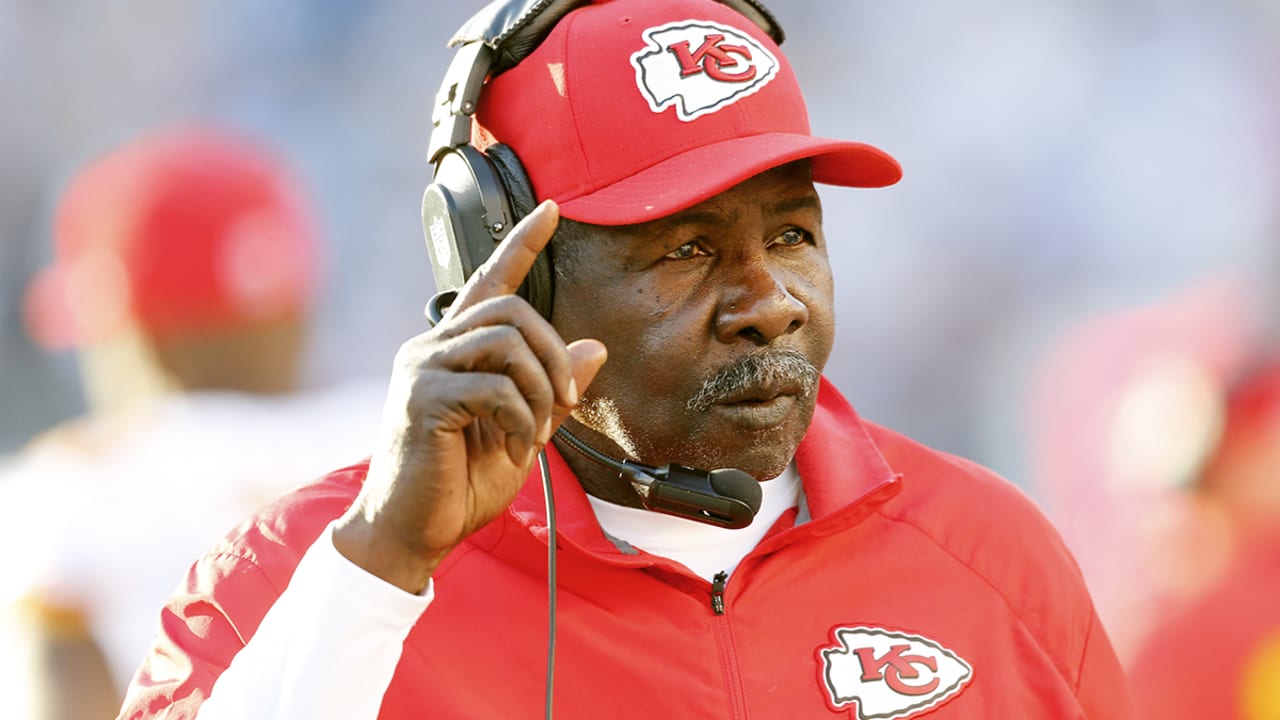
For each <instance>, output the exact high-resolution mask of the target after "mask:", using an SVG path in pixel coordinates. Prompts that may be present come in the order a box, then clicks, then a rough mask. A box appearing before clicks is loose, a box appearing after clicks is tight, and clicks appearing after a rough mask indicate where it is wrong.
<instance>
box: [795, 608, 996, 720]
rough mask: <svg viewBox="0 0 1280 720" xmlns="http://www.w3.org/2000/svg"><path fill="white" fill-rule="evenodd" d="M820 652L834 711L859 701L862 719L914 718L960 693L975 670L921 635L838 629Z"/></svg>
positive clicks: (874, 630)
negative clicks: (830, 641) (832, 640)
mask: <svg viewBox="0 0 1280 720" xmlns="http://www.w3.org/2000/svg"><path fill="white" fill-rule="evenodd" d="M831 636H832V638H833V639H834V644H832V645H829V646H827V647H824V648H820V649H819V650H818V664H819V672H820V674H821V677H820V678H819V680H820V682H821V683H822V685H823V687H824V688H825V689H826V692H827V702H828V704H829V705H830V707H831V709H832V710H836V711H839V710H841V709H844V708H845V707H846V706H848V705H850V704H853V703H856V705H855V707H856V708H857V717H858V718H859V720H873V719H874V720H895V719H900V718H909V717H913V716H915V715H917V714H919V713H923V712H925V711H926V710H929V709H931V708H934V707H937V706H938V705H939V704H941V703H943V702H946V701H947V700H949V699H950V698H952V697H955V696H956V695H958V694H960V692H961V691H962V690H964V688H965V686H966V685H968V684H969V681H970V679H971V678H972V677H973V668H972V667H970V666H969V663H967V662H965V661H964V659H962V658H961V657H960V656H959V655H957V654H956V653H955V652H953V651H951V650H949V649H947V648H945V647H943V646H942V645H940V644H938V643H937V642H935V641H933V640H930V639H929V638H926V637H921V636H919V635H910V634H907V633H902V632H896V631H892V630H886V629H884V628H877V627H866V626H861V625H859V626H855V627H841V628H836V629H835V630H833V631H832V634H831Z"/></svg>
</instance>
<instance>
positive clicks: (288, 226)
mask: <svg viewBox="0 0 1280 720" xmlns="http://www.w3.org/2000/svg"><path fill="white" fill-rule="evenodd" d="M53 234H54V245H55V260H54V263H53V264H52V265H51V266H50V267H49V268H48V269H47V270H45V271H44V272H43V273H41V274H40V275H38V276H37V278H36V279H35V281H34V282H33V283H32V284H31V285H30V288H29V293H28V296H27V305H26V308H27V311H28V312H27V320H28V328H29V330H30V332H31V334H32V336H33V338H34V339H35V340H37V341H38V342H39V343H40V344H41V345H43V346H44V347H45V348H47V349H49V350H74V351H75V354H76V359H77V360H78V362H79V367H80V369H81V377H82V380H83V387H84V391H85V395H86V404H87V406H88V408H87V412H85V413H84V414H83V415H81V416H79V417H76V418H72V419H70V420H67V421H65V422H63V423H61V424H60V425H58V426H57V427H54V428H51V429H49V430H48V431H46V432H45V433H43V434H42V435H41V436H39V437H38V438H36V439H35V440H34V441H32V442H31V443H30V444H29V445H28V446H27V447H25V448H23V450H22V451H21V452H20V453H18V454H17V455H15V456H14V457H12V458H6V459H5V462H3V463H0V499H3V502H4V506H5V507H6V508H8V510H9V518H8V519H7V521H6V522H5V523H4V524H3V527H0V538H2V540H0V542H2V544H3V545H4V547H5V548H6V552H5V553H4V555H3V560H2V562H0V572H3V576H4V578H5V583H4V584H3V594H2V595H0V610H3V611H4V612H5V615H4V620H6V621H7V622H6V624H5V629H6V630H10V631H12V632H13V633H14V635H13V636H12V641H6V642H3V643H0V645H2V646H3V649H2V650H0V659H2V660H3V661H4V662H7V663H11V664H12V665H13V666H14V667H13V668H12V671H10V672H4V673H2V674H0V687H2V688H3V692H0V703H3V704H4V705H3V707H2V708H0V716H3V717H11V718H19V719H20V720H60V719H62V718H92V717H99V718H101V717H110V716H111V715H112V714H114V713H115V712H117V711H118V710H119V708H120V703H121V699H122V697H123V693H124V690H125V689H126V688H127V687H128V684H129V680H130V678H131V677H132V674H133V671H134V670H135V669H136V668H137V665H138V662H139V661H140V660H141V659H142V657H143V656H144V655H145V654H146V651H147V648H148V647H149V646H150V644H151V638H152V637H153V636H154V635H155V632H156V620H157V613H156V608H157V606H158V605H159V604H161V603H162V602H163V601H164V599H165V598H166V597H167V596H168V595H169V594H170V593H171V592H172V590H173V588H174V586H175V584H176V583H177V581H178V580H180V579H181V577H182V573H183V571H184V570H185V569H186V567H187V566H188V565H189V564H190V559H191V557H192V556H193V555H196V554H198V553H201V552H203V551H204V550H205V549H207V548H208V547H209V546H210V545H211V544H213V542H214V541H215V540H216V539H217V538H218V537H220V536H221V535H223V534H224V533H226V531H227V530H228V529H229V528H231V527H234V526H235V524H236V523H238V522H239V521H240V520H242V519H243V518H244V517H245V516H246V515H248V514H250V513H252V512H255V511H256V510H257V509H259V508H260V507H261V506H262V505H264V504H266V503H267V502H269V501H271V500H272V499H274V498H275V497H278V496H279V495H280V494H281V493H283V492H286V491H288V490H290V489H292V488H294V487H296V486H298V485H301V484H302V483H304V482H307V481H309V480H312V479H314V478H315V477H317V476H319V475H320V474H321V473H323V472H326V471H328V470H331V469H332V468H333V467H335V466H339V465H341V464H344V463H348V462H353V461H356V460H359V459H360V458H362V457H364V456H365V455H366V454H367V453H368V451H369V448H370V447H371V446H372V438H373V435H374V433H373V428H372V427H371V424H372V423H373V421H374V420H375V419H376V417H377V415H378V413H379V408H380V406H381V397H382V395H383V393H384V391H385V384H384V383H383V382H381V381H380V382H378V383H377V384H373V383H364V382H359V383H356V382H353V383H349V384H344V385H343V386H340V387H333V388H326V389H324V390H322V391H321V390H306V391H304V389H303V388H302V384H301V374H302V370H303V358H304V356H303V350H304V346H305V345H304V340H305V337H306V331H307V328H308V325H309V323H310V320H311V317H312V313H313V310H314V305H315V296H316V292H315V291H316V289H317V283H318V281H319V270H320V266H319V259H320V258H319V255H320V244H319V241H320V237H319V234H318V232H317V229H316V228H315V227H314V225H313V222H312V220H311V212H310V209H309V207H308V206H307V204H306V202H305V200H304V198H303V193H302V191H301V189H300V185H299V183H298V181H297V180H296V179H295V178H294V177H293V176H292V174H291V173H290V172H288V171H287V170H286V168H285V167H284V165H283V163H282V162H281V161H280V159H278V158H277V157H275V155H274V154H273V153H271V152H269V151H268V150H267V149H266V148H265V147H264V146H262V145H261V144H260V143H259V142H257V141H255V140H253V139H250V138H248V137H245V136H243V135H241V134H239V133H234V132H230V131H228V130H224V129H221V128H217V127H212V126H206V125H182V126H176V127H166V128H160V129H156V130H153V131H150V132H147V133H144V134H142V135H140V136H139V137H136V138H132V139H130V140H129V141H127V142H125V143H122V144H121V145H120V146H118V147H114V148H112V149H111V150H110V151H109V152H106V153H104V154H102V155H101V156H99V157H96V158H95V159H94V160H93V161H92V162H90V163H88V164H87V165H86V166H85V167H84V168H81V169H80V170H79V172H77V173H76V174H75V176H74V177H73V178H72V179H71V181H70V182H69V183H68V185H67V187H66V189H65V191H64V192H63V193H62V194H61V197H60V198H59V202H58V205H57V208H56V212H55V217H54V222H53Z"/></svg>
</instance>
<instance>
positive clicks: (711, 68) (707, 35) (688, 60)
mask: <svg viewBox="0 0 1280 720" xmlns="http://www.w3.org/2000/svg"><path fill="white" fill-rule="evenodd" d="M644 39H645V43H646V45H645V47H644V48H643V49H642V50H640V51H638V52H636V53H635V54H633V55H632V56H631V64H632V65H633V66H635V69H636V85H638V86H639V87H640V93H641V94H642V95H644V97H645V99H646V100H648V101H649V107H650V108H651V109H652V110H653V111H654V112H656V113H660V112H662V111H663V110H664V109H666V108H668V107H675V109H676V116H677V117H679V118H680V119H681V120H684V121H685V122H688V121H690V120H693V119H695V118H698V117H700V116H702V115H706V114H707V113H713V112H715V111H717V110H720V109H722V108H725V107H728V106H729V105H732V104H733V103H735V102H737V101H738V100H740V99H742V98H744V97H747V96H748V95H751V94H753V93H756V92H759V90H760V89H761V88H763V87H764V86H765V85H768V84H769V81H771V80H773V78H774V77H776V76H777V74H778V68H779V67H780V63H779V62H778V58H776V57H774V55H773V53H771V52H769V50H768V49H766V48H765V47H764V45H761V44H760V43H759V42H757V41H756V40H755V39H754V38H752V37H751V36H750V35H747V34H746V33H743V32H741V31H739V30H737V29H735V28H732V27H729V26H728V25H721V24H719V23H714V22H711V21H709V20H685V21H682V22H674V23H667V24H665V25H659V26H658V27H653V28H649V29H648V30H645V31H644Z"/></svg>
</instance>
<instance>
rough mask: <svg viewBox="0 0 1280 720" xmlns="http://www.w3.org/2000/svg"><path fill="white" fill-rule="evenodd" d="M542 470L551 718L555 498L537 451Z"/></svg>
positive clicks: (543, 454) (547, 714)
mask: <svg viewBox="0 0 1280 720" xmlns="http://www.w3.org/2000/svg"><path fill="white" fill-rule="evenodd" d="M538 469H539V470H540V471H541V472H542V497H543V500H544V501H545V502H546V506H547V697H546V706H545V709H544V715H545V717H546V719H547V720H551V705H552V701H551V698H552V694H553V692H552V691H553V688H554V685H555V676H556V499H555V494H554V493H553V492H552V490H551V467H550V466H549V465H547V452H546V451H545V450H543V451H542V452H540V453H538Z"/></svg>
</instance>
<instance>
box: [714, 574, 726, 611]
mask: <svg viewBox="0 0 1280 720" xmlns="http://www.w3.org/2000/svg"><path fill="white" fill-rule="evenodd" d="M728 579H729V574H728V573H726V572H725V571H723V570H721V571H720V572H718V573H716V575H715V577H714V578H712V580H711V612H714V613H715V614H717V615H723V614H724V583H725V581H726V580H728Z"/></svg>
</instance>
